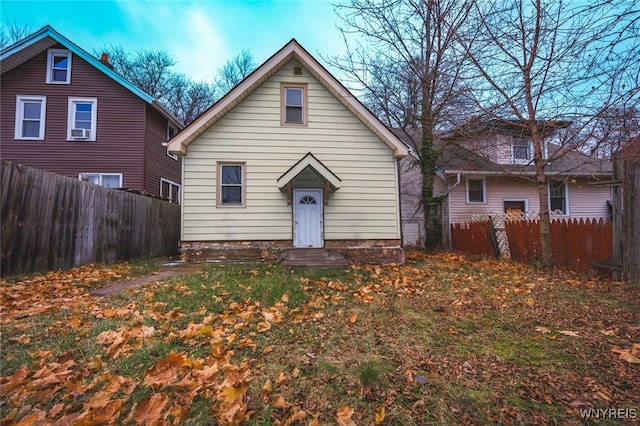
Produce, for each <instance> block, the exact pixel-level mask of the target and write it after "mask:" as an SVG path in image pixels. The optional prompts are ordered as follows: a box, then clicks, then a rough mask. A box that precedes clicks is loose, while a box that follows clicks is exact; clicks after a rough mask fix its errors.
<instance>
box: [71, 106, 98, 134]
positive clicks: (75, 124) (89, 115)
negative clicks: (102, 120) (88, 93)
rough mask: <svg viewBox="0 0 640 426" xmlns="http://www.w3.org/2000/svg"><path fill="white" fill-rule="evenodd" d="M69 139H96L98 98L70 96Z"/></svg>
mask: <svg viewBox="0 0 640 426" xmlns="http://www.w3.org/2000/svg"><path fill="white" fill-rule="evenodd" d="M68 114H69V115H68V121H67V140H90V141H95V140H96V121H97V115H98V99H97V98H69V111H68Z"/></svg>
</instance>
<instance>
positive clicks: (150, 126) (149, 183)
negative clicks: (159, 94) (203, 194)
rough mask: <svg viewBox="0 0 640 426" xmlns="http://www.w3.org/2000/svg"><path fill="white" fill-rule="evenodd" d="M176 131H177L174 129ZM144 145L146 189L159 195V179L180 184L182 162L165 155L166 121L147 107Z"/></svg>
mask: <svg viewBox="0 0 640 426" xmlns="http://www.w3.org/2000/svg"><path fill="white" fill-rule="evenodd" d="M176 131H177V129H176ZM145 140H146V143H145V159H146V161H145V165H144V182H145V187H146V188H154V187H155V191H151V189H149V191H150V192H152V193H153V194H154V195H160V179H161V178H164V179H167V180H170V181H172V182H175V183H177V184H180V181H181V175H180V170H181V168H180V165H181V162H182V160H181V159H180V158H178V160H174V159H173V158H171V157H169V156H168V155H167V147H166V146H163V145H162V144H163V143H164V142H166V141H167V120H166V118H164V117H163V116H162V115H161V114H160V113H158V111H156V110H154V109H153V108H151V107H150V106H147V129H146V138H145Z"/></svg>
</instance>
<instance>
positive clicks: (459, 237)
mask: <svg viewBox="0 0 640 426" xmlns="http://www.w3.org/2000/svg"><path fill="white" fill-rule="evenodd" d="M451 246H452V247H453V249H454V250H456V251H460V252H462V253H466V254H471V255H478V256H495V250H494V246H493V243H492V237H491V222H489V221H488V220H483V221H477V222H469V223H454V224H452V225H451Z"/></svg>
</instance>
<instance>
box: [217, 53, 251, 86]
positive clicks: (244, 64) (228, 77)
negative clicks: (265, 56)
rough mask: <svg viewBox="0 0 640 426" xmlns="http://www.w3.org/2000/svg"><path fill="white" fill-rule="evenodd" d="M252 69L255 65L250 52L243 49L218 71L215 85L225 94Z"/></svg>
mask: <svg viewBox="0 0 640 426" xmlns="http://www.w3.org/2000/svg"><path fill="white" fill-rule="evenodd" d="M254 69H256V63H255V61H254V60H253V54H252V53H251V51H250V50H248V49H244V50H242V52H240V53H239V54H238V55H237V56H235V57H234V58H232V59H230V60H229V61H227V63H226V64H224V65H223V66H222V68H220V69H219V70H218V76H217V78H216V82H215V84H216V86H217V87H218V88H219V89H220V91H221V92H222V93H223V94H224V93H227V92H229V91H230V90H231V89H233V88H234V87H235V86H236V85H237V84H238V83H240V82H241V81H242V80H244V79H245V78H246V77H247V76H248V75H249V74H251V73H252V72H253V70H254Z"/></svg>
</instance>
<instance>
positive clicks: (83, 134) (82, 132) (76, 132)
mask: <svg viewBox="0 0 640 426" xmlns="http://www.w3.org/2000/svg"><path fill="white" fill-rule="evenodd" d="M71 137H72V138H73V139H88V138H89V129H71Z"/></svg>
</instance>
